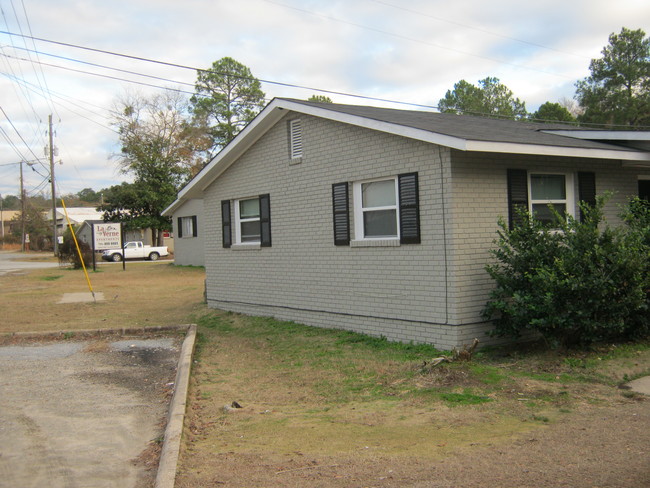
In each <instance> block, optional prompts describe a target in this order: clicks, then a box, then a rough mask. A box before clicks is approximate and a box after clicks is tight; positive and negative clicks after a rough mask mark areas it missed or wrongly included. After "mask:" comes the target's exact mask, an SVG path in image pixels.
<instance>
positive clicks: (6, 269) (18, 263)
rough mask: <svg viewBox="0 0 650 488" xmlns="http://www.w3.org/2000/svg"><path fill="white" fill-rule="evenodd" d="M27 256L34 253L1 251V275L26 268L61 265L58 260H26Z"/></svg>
mask: <svg viewBox="0 0 650 488" xmlns="http://www.w3.org/2000/svg"><path fill="white" fill-rule="evenodd" d="M27 256H30V257H31V256H33V254H22V253H20V252H16V251H0V275H4V274H7V273H10V272H13V271H21V270H25V269H41V268H56V267H58V266H59V263H57V262H50V261H28V260H25V257H27ZM44 256H45V255H44Z"/></svg>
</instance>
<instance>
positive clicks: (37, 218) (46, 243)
mask: <svg viewBox="0 0 650 488" xmlns="http://www.w3.org/2000/svg"><path fill="white" fill-rule="evenodd" d="M36 202H37V200H35V199H32V198H26V199H25V234H28V235H29V245H28V246H29V249H31V250H32V251H46V250H50V251H51V250H52V247H53V246H52V233H53V229H52V225H51V222H48V221H47V220H45V216H44V213H45V212H47V210H46V209H47V207H41V206H39V205H37V203H36ZM48 203H49V202H48ZM51 213H52V211H51V210H50V214H51ZM22 219H23V216H22V214H18V215H16V216H15V217H14V218H13V219H12V221H13V222H21V221H22ZM13 233H14V235H15V237H17V241H18V242H20V241H21V238H22V225H21V224H19V225H15V226H13Z"/></svg>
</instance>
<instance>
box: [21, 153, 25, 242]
mask: <svg viewBox="0 0 650 488" xmlns="http://www.w3.org/2000/svg"><path fill="white" fill-rule="evenodd" d="M20 220H21V224H22V232H21V233H20V236H21V237H20V252H25V184H24V182H23V161H21V162H20Z"/></svg>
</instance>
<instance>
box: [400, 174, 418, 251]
mask: <svg viewBox="0 0 650 488" xmlns="http://www.w3.org/2000/svg"><path fill="white" fill-rule="evenodd" d="M398 182H399V225H400V243H401V244H420V207H419V195H418V174H417V173H407V174H401V175H399V176H398Z"/></svg>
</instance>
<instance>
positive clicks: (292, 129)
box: [289, 119, 302, 159]
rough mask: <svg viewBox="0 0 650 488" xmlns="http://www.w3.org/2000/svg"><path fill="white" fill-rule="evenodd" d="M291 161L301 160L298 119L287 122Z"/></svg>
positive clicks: (300, 132)
mask: <svg viewBox="0 0 650 488" xmlns="http://www.w3.org/2000/svg"><path fill="white" fill-rule="evenodd" d="M289 137H290V143H289V144H290V148H291V159H298V158H302V126H301V125H300V119H294V120H292V121H291V122H289Z"/></svg>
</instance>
